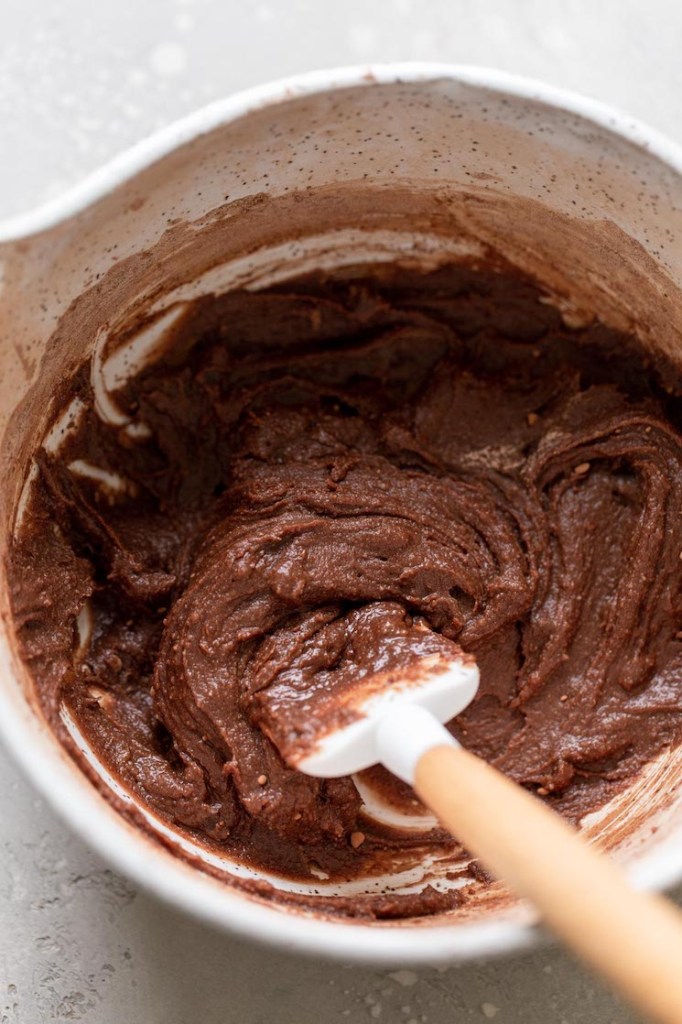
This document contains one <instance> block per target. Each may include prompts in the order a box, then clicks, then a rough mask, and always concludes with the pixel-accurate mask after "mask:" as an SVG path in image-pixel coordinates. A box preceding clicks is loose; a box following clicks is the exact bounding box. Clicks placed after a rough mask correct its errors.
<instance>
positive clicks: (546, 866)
mask: <svg viewBox="0 0 682 1024" xmlns="http://www.w3.org/2000/svg"><path fill="white" fill-rule="evenodd" d="M415 789H416V791H417V793H418V794H419V796H420V797H421V799H422V800H423V801H424V803H425V804H426V805H427V806H428V807H430V808H431V809H432V810H433V811H434V812H435V813H436V814H437V815H438V817H439V818H440V820H441V821H442V822H443V824H444V825H445V826H446V827H447V828H448V829H449V830H450V831H451V832H452V833H453V834H454V835H456V836H457V838H458V839H460V840H461V841H462V842H463V843H464V845H465V846H466V847H467V849H468V850H470V851H471V852H472V853H473V854H475V855H476V857H479V858H480V860H481V861H482V863H483V864H484V865H485V866H486V868H488V869H489V870H490V871H491V872H492V873H493V874H494V875H495V877H496V878H499V879H501V880H503V881H504V882H506V883H507V884H508V885H509V886H510V888H511V889H513V890H514V892H516V893H517V894H518V895H520V896H524V897H526V898H528V899H529V900H531V901H532V902H533V903H534V904H535V906H536V907H537V909H538V910H539V911H540V913H541V914H542V916H543V919H544V921H545V923H546V924H547V926H548V927H549V928H550V929H551V930H552V931H554V932H555V933H556V934H557V935H559V936H560V937H561V938H562V939H563V940H564V941H565V942H566V943H567V944H568V945H569V946H571V947H572V948H573V949H574V950H575V952H576V953H578V954H579V956H580V957H582V959H583V960H584V961H585V962H586V963H587V964H589V965H590V966H592V967H594V968H596V969H597V970H598V971H599V972H600V973H601V974H602V975H603V976H604V977H605V978H607V979H608V980H609V981H610V982H611V983H612V984H613V985H614V986H615V987H616V988H617V989H618V990H620V991H621V992H622V993H623V995H625V996H627V997H629V999H630V1000H631V1002H632V1003H633V1004H634V1005H635V1006H637V1007H638V1008H639V1009H640V1010H641V1011H643V1012H644V1013H645V1014H648V1015H649V1017H651V1018H652V1019H653V1020H656V1021H661V1022H665V1024H682V917H681V916H680V914H679V913H678V912H677V911H676V910H675V908H674V907H672V906H671V905H670V904H668V903H666V902H665V901H664V900H663V899H661V898H659V897H657V896H654V895H650V894H645V893H639V892H636V891H634V890H633V889H631V888H630V886H629V884H628V882H627V880H626V878H625V876H624V874H623V872H622V871H621V870H620V868H618V866H617V865H616V864H614V863H613V862H612V861H610V860H609V859H608V858H607V857H605V856H604V855H602V854H599V853H598V852H597V851H596V850H595V849H594V848H593V847H590V846H588V844H587V843H586V842H584V841H583V840H582V839H581V838H580V837H579V835H578V833H577V832H576V831H575V830H574V829H572V828H571V827H570V826H569V825H568V824H567V823H566V822H565V821H563V819H561V818H560V817H559V816H558V815H557V814H554V812H552V811H551V810H549V808H547V807H545V806H544V805H543V804H542V802H541V801H540V800H538V799H537V798H536V797H534V796H532V795H531V794H530V793H528V792H526V791H525V790H523V789H521V788H520V787H519V786H517V785H515V784H514V783H513V782H511V781H510V780H509V779H507V778H505V776H504V775H502V774H501V773H500V772H498V771H496V770H495V769H494V768H492V767H491V766H490V765H489V764H486V763H485V762H484V761H482V760H481V759H480V758H478V757H476V756H475V755H474V754H471V753H469V752H468V751H466V750H462V749H456V748H453V747H449V746H438V747H434V748H433V749H431V750H429V751H427V752H426V753H425V754H423V755H422V756H421V757H420V759H419V761H418V762H417V768H416V773H415Z"/></svg>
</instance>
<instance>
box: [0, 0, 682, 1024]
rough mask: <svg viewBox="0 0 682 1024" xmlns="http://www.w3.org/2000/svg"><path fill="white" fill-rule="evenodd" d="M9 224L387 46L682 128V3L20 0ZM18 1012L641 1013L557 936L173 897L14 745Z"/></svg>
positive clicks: (23, 1023)
mask: <svg viewBox="0 0 682 1024" xmlns="http://www.w3.org/2000/svg"><path fill="white" fill-rule="evenodd" d="M0 12H1V13H2V21H1V24H2V31H1V33H0V125H1V135H0V138H1V140H2V143H1V150H0V153H1V159H0V218H2V217H4V216H8V215H10V214H13V213H19V212H22V211H24V210H28V209H30V208H31V207H33V206H35V205H37V204H38V203H39V202H41V201H43V200H45V199H46V198H49V197H52V196H54V195H58V194H59V193H60V192H61V191H62V190H63V189H64V188H66V187H67V186H68V185H70V184H73V183H75V182H76V181H78V180H79V179H80V178H82V177H83V176H84V175H85V174H86V173H87V172H88V171H90V170H93V169H94V168H96V167H98V166H99V165H100V164H101V163H102V162H104V161H105V160H106V159H107V158H108V157H110V156H112V155H114V154H115V153H117V152H119V151H120V150H121V149H123V148H125V147H126V146H128V145H129V144H131V143H132V142H134V141H136V140H137V139H139V138H142V137H143V136H144V135H146V134H148V133H149V132H150V131H151V130H153V129H155V128H157V127H160V126H161V125H163V124H166V123H168V122H169V121H171V120H173V119H175V118H176V117H178V116H180V115H182V114H184V113H187V112H188V111H190V110H192V109H194V108H195V107H197V106H199V105H201V104H203V103H206V102H208V101H209V100H211V99H214V98H216V97H219V96H222V95H225V94H226V93H229V92H231V91H234V90H236V89H239V88H242V87H244V86H248V85H252V84H256V83H258V82H262V81H266V80H267V79H271V78H276V77H279V76H282V75H286V74H291V73H294V72H297V71H304V70H308V69H311V68H314V67H322V66H332V65H339V64H352V63H365V62H368V61H379V60H438V61H451V62H456V63H474V64H484V65H490V66H496V67H500V68H504V69H506V70H510V71H516V72H519V73H522V74H527V75H532V76H535V77H538V78H544V79H546V80H547V81H550V82H553V83H554V84H556V85H562V86H567V87H570V88H573V89H577V90H579V91H581V92H585V93H589V94H592V95H593V96H596V97H597V98H599V99H602V100H605V101H607V102H610V103H612V104H614V105H616V106H618V107H621V108H623V109H626V110H628V111H629V112H630V113H632V114H634V115H636V116H638V117H640V118H642V119H643V120H645V121H648V122H649V123H650V124H652V125H654V126H656V127H658V128H660V129H662V130H663V131H666V132H668V133H669V134H670V135H672V136H676V137H677V138H678V139H680V140H682V118H681V117H680V96H682V61H681V60H680V42H682V5H679V4H678V3H677V2H676V0H647V2H644V0H562V3H561V6H560V7H559V4H558V3H554V4H552V3H548V2H547V0H478V2H473V0H379V2H377V3H374V4H370V3H367V0H344V2H343V3H335V2H333V0H312V2H308V0H241V2H237V0H175V2H170V0H135V2H133V0H116V2H113V0H99V2H97V3H92V2H89V0H0ZM0 778H1V779H2V785H1V786H0V816H1V820H2V822H3V830H2V836H1V837H0V913H1V915H2V916H1V919H0V920H1V927H0V1024H10V1022H11V1024H43V1022H52V1021H84V1022H87V1024H120V1022H123V1021H135V1022H140V1024H195V1022H201V1024H261V1022H262V1024H271V1022H281V1024H329V1022H332V1021H339V1022H341V1024H342V1022H343V1021H345V1020H348V1021H349V1022H351V1024H355V1022H364V1021H366V1022H368V1024H371V1022H372V1021H373V1020H378V1021H379V1022H385V1024H415V1022H416V1024H446V1022H448V1024H450V1022H460V1021H486V1020H495V1021H497V1022H498V1024H512V1022H518V1024H522V1022H523V1024H550V1022H552V1024H554V1022H556V1024H627V1022H630V1021H634V1020H635V1018H634V1017H633V1016H631V1015H630V1014H628V1012H627V1011H625V1010H624V1009H623V1008H622V1006H621V1005H620V1004H619V1003H618V1002H617V1001H616V1000H614V999H613V998H612V997H611V996H610V995H609V994H608V993H607V992H605V990H604V989H603V988H602V987H601V986H600V985H599V984H597V983H596V982H595V981H594V980H593V979H592V978H590V977H589V976H588V975H587V974H585V973H584V972H583V971H582V970H581V969H580V968H579V967H577V966H576V965H575V964H574V963H573V962H572V961H571V959H570V958H569V957H568V956H567V955H566V954H564V953H563V952H561V951H560V950H558V949H556V948H553V947H546V948H543V949H540V950H537V951H534V952H531V953H527V954H524V955H523V956H515V957H511V958H506V959H501V960H496V961H491V962H488V963H486V964H465V965H462V966H455V967H451V968H449V969H447V970H443V969H439V970H424V969H421V970H419V971H410V970H401V971H390V970H381V969H374V968H364V969H363V968H358V967H350V966H345V965H342V964H325V963H321V962H315V961H312V960H304V959H302V958H300V957H293V956H290V955H286V954H284V953H278V952H272V951H270V950H268V949H266V948H264V947H257V946H254V945H251V944H249V943H247V942H245V941H243V940H242V939H235V938H232V937H229V936H226V935H222V934H219V933H217V932H215V931H212V930H210V929H208V928H206V927H204V926H203V925H200V924H198V923H196V922H193V921H191V920H188V919H186V918H184V917H182V916H181V915H179V914H177V913H176V912H174V911H172V910H170V909H168V908H167V907H164V906H161V905H160V904H158V903H157V902H155V901H154V900H152V899H151V898H149V897H148V896H147V895H145V894H144V893H141V892H139V891H137V890H136V889H135V888H134V887H133V886H132V885H130V884H129V883H128V882H126V881H125V880H124V879H122V878H120V877H119V876H118V875H116V874H115V873H114V872H112V871H111V870H109V868H108V867H107V866H106V865H105V864H104V863H103V862H102V861H101V860H100V859H99V858H97V857H95V856H94V855H93V854H92V853H91V852H90V851H88V850H87V849H86V848H85V847H84V846H83V844H82V843H81V842H80V841H79V840H77V839H75V838H73V837H72V836H71V835H70V834H69V833H68V831H67V830H66V829H65V828H64V827H63V826H62V825H61V823H60V822H59V821H58V820H56V819H55V817H54V815H53V814H52V812H51V811H50V810H49V808H48V807H46V805H45V804H44V802H43V801H42V800H41V799H39V798H38V797H37V796H36V795H35V793H33V792H32V790H31V789H30V788H29V787H28V786H27V785H26V784H25V783H24V782H23V780H22V779H20V778H19V776H18V773H17V771H16V770H15V768H14V766H13V765H11V764H10V763H9V762H8V761H7V760H6V759H5V758H4V756H3V755H2V754H0Z"/></svg>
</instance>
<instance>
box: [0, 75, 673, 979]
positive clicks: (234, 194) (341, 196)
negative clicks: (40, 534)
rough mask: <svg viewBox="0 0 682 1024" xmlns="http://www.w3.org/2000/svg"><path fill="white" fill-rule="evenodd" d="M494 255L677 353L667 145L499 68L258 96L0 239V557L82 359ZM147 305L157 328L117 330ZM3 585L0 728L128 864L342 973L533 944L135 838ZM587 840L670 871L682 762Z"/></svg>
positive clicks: (490, 903)
mask: <svg viewBox="0 0 682 1024" xmlns="http://www.w3.org/2000/svg"><path fill="white" fill-rule="evenodd" d="M491 249H492V250H494V251H496V252H497V253H499V254H501V255H502V256H503V257H504V258H506V259H507V260H508V261H509V262H510V263H512V264H515V265H516V266H518V267H519V268H521V269H522V270H524V271H525V272H527V273H530V274H532V275H533V276H534V277H536V278H537V279H538V280H539V281H540V282H541V283H542V286H543V289H544V294H545V297H546V301H547V302H550V303H552V304H554V305H555V306H557V307H558V309H559V310H560V311H561V313H562V316H563V318H564V321H565V323H566V324H567V326H569V327H571V326H574V327H578V326H580V325H581V324H582V323H585V322H586V320H589V318H590V317H591V316H593V315H597V316H599V317H600V318H601V319H602V320H603V321H605V322H606V323H608V324H610V325H612V326H614V327H616V328H620V329H623V330H626V331H634V332H636V333H637V334H638V335H639V336H640V338H641V340H642V344H643V345H644V346H645V347H647V348H648V349H650V350H653V351H659V352H661V353H664V354H665V355H666V356H668V357H669V358H671V359H673V360H677V361H678V362H682V150H680V149H679V148H677V147H676V146H675V145H673V144H672V143H671V142H669V141H667V140H666V139H664V138H662V137H661V136H659V135H657V134H656V133H655V132H653V131H650V130H648V129H647V128H645V127H644V126H642V125H640V124H637V123H635V122H633V121H632V120H630V119H629V118H627V117H624V116H622V115H620V114H617V113H615V112H613V111H611V110H609V109H607V108H605V107H603V106H602V105H600V104H597V103H594V102H592V101H590V100H587V99H583V98H581V97H578V96H575V95H571V94H568V93H565V92H561V91H559V90H557V89H554V88H550V87H549V86H546V85H542V84H539V83H535V82H530V81H527V80H525V79H520V78H515V77H512V76H509V75H506V74H501V73H499V72H495V71H490V70H484V69H479V68H466V67H451V66H443V65H431V64H412V65H390V66H381V67H371V68H351V69H342V70H332V71H324V72H318V73H315V74H309V75H305V76H302V77H298V78H294V79H289V80H286V81H280V82H275V83H273V84H271V85H267V86H264V87H262V88H258V89H252V90H249V91H247V92H244V93H241V94H239V95H237V96H235V97H232V98H230V99H227V100H224V101H221V102H218V103H215V104H213V105H211V106H209V107H207V108H206V109H204V110H201V111H199V112H198V113H196V114H194V115H192V116H191V117H189V118H186V119H184V120H182V121H180V122H178V123H177V124H175V125H172V126H171V127H170V128H168V129H166V130H164V131H162V132H160V133H159V134H157V135H155V136H153V137H152V138H151V139H149V140H148V141H146V142H144V143H142V144H140V145H138V146H136V147H134V148H133V149H132V150H130V151H129V152H128V153H126V154H124V155H123V156H121V157H119V158H118V159H116V160H114V161H113V162H112V163H111V164H109V165H108V166H106V167H105V168H103V169H102V170H100V171H99V172H97V173H96V174H95V175H93V176H92V177H90V178H89V179H87V180H86V181H85V182H84V183H83V184H81V185H80V186H78V187H77V188H75V189H73V190H72V191H70V192H68V193H67V194H65V195H64V196H63V197H62V198H61V199H58V200H56V201H53V202H50V203H49V204H47V205H46V206H43V207H41V208H39V209H37V210H35V211H33V212H31V213H29V214H27V215H25V216H22V217H18V218H15V219H13V220H9V221H5V222H4V223H0V337H1V338H2V345H1V346H0V434H1V441H0V460H1V463H2V478H3V488H2V493H1V494H0V546H1V547H2V553H3V563H2V564H3V566H4V564H5V558H4V556H5V554H6V551H7V547H8V541H9V539H10V538H11V536H12V533H13V531H14V530H15V529H16V528H17V523H18V521H19V519H20V518H21V514H22V510H23V507H24V503H25V500H26V495H27V493H28V488H30V486H31V480H32V479H33V476H34V473H35V470H34V468H33V456H34V453H35V452H36V450H37V449H38V448H39V447H40V446H41V445H43V444H48V445H52V446H56V445H58V443H59V438H60V430H63V429H64V424H63V420H62V421H60V420H59V414H60V412H61V411H62V410H61V408H60V405H59V385H60V382H62V381H63V380H64V379H65V378H66V377H68V376H69V375H70V374H71V373H73V372H75V370H76V369H77V368H78V367H79V366H81V365H82V364H83V362H84V361H85V360H89V361H90V364H91V366H92V368H93V380H94V379H100V378H106V376H107V374H109V375H110V380H111V379H112V378H111V375H112V374H113V380H114V383H115V381H116V379H117V378H116V374H119V375H120V374H124V375H125V373H128V372H130V370H131V367H132V368H134V367H135V366H139V365H141V364H142V363H143V362H144V360H145V359H147V358H150V356H151V355H152V354H153V351H154V348H155V346H157V345H158V342H159V338H160V336H161V335H162V334H163V332H164V331H165V330H166V329H167V328H169V327H170V326H171V325H172V322H173V320H174V317H175V315H176V312H177V310H178V309H181V308H182V304H183V303H185V302H186V301H189V300H191V299H192V298H194V297H196V296H199V295H203V294H206V293H209V292H213V293H220V292H223V291H226V290H228V289H230V288H234V287H236V286H240V287H248V288H259V287H263V286H264V285H267V284H271V283H274V282H277V281H281V280H284V279H286V278H287V277H288V276H291V275H293V274H298V273H301V272H304V271H306V270H309V269H311V268H319V267H328V268H339V267H342V266H344V265H350V264H355V263H366V262H372V261H376V262H388V261H396V260H398V261H400V262H402V263H404V264H412V265H415V266H427V267H428V266H432V265H437V264H438V263H439V262H441V261H442V260H444V259H457V258H459V257H466V258H468V259H472V258H473V259H476V258H478V257H481V256H485V254H486V252H489V251H490V250H491ZM152 313H154V314H155V315H156V319H155V321H154V325H155V326H154V328H153V330H152V331H151V332H150V331H149V330H148V329H146V330H142V331H140V332H139V333H138V334H137V335H136V334H135V332H134V331H133V334H132V336H131V334H130V325H131V324H134V323H137V322H139V321H140V319H141V318H142V317H149V315H150V314H152ZM124 334H125V346H126V347H125V353H124V356H125V358H123V356H122V352H123V349H122V348H121V345H122V342H121V341H120V339H121V337H122V336H123V335H124ZM131 337H132V341H131ZM116 357H118V358H116ZM55 421H56V426H55ZM0 583H1V587H0V601H1V611H2V617H1V623H2V624H1V626H0V733H1V734H2V737H3V739H4V741H5V743H6V744H7V746H8V747H9V748H10V750H11V751H12V752H13V753H14V755H15V757H16V759H17V760H18V762H19V763H20V765H21V766H22V767H23V769H24V770H25V772H26V773H27V774H28V776H29V777H30V778H31V779H32V781H33V783H34V784H35V786H36V787H37V788H38V789H39V790H40V791H41V792H42V793H43V794H44V796H45V797H46V798H47V799H48V800H49V802H50V803H51V805H52V806H53V807H54V808H55V810H57V811H58V812H59V813H60V814H61V815H62V816H63V817H64V818H65V819H66V820H67V821H68V822H69V823H70V825H71V826H72V827H73V828H74V829H75V830H76V831H77V832H79V833H80V834H81V836H83V838H84V839H85V840H86V841H87V842H88V843H89V844H90V845H91V846H92V847H93V848H94V849H96V850H98V851H99V852H100V853H101V854H102V855H104V856H105V857H106V858H107V859H108V860H109V861H110V862H111V863H112V864H113V865H114V866H115V867H116V868H118V869H119V870H120V871H122V872H123V873H125V874H126V875H128V876H130V877H131V878H132V879H134V880H135V881H137V882H138V883H140V884H141V885H143V886H145V887H147V888H148V889H150V890H152V891H153V892H155V893H157V894H158V895H159V896H161V897H163V898H164V899H166V900H168V901H169V902H171V903H173V904H175V905H176V906H178V907H182V908H184V909H185V910H187V911H189V912H191V913H192V914H195V915H196V916H198V917H201V918H204V919H206V920H210V921H212V922H214V923H215V924H217V925H219V926H221V927H223V928H225V929H228V930H232V931H236V932H240V933H243V934H245V935H249V936H252V937H255V938H259V939H262V940H265V941H268V942H271V943H277V944H281V945H286V946H287V947H288V948H290V949H292V948H293V949H299V950H305V951H308V952H314V953H317V954H323V955H334V956H338V957H343V958H345V959H347V960H350V959H353V960H363V961H380V962H384V963H397V962H407V961H409V962H411V963H419V962H424V963H433V962H436V961H452V960H456V959H462V958H465V957H470V956H480V955H485V954H492V953H493V952H497V951H500V950H505V949H512V948H518V947H520V946H522V945H524V944H527V943H529V942H531V941H533V939H534V937H535V936H536V934H537V931H536V928H535V919H534V915H533V912H532V909H531V908H529V907H527V906H525V905H523V904H521V903H518V902H516V901H514V900H512V899H511V898H509V897H508V896H506V895H505V894H504V893H503V892H502V891H501V890H500V887H498V886H493V887H490V888H486V887H485V886H482V885H480V884H477V883H476V884H475V883H473V882H472V885H474V888H475V891H472V896H471V898H470V899H469V900H467V901H466V904H465V907H464V908H463V909H461V910H458V911H456V912H454V913H453V915H452V916H450V917H447V918H445V917H440V918H438V917H435V918H428V919H422V920H419V921H417V920H414V921H410V920H404V921H400V922H392V923H391V922H370V921H363V920H357V921H346V920H338V919H326V918H323V917H321V916H319V915H315V914H313V913H311V912H310V911H305V910H303V909H300V908H297V906H296V903H295V900H292V902H290V903H286V904H283V903H281V902H277V901H273V902H271V901H269V900H268V898H267V896H265V895H262V894H261V895H258V894H254V893H251V894H250V893H249V892H247V891H246V890H245V889H244V888H243V886H242V887H240V885H239V879H240V878H243V877H244V876H245V875H249V870H250V869H247V868H245V867H244V866H243V865H240V864H235V863H231V862H228V861H224V860H221V858H219V857H218V856H217V855H216V854H208V853H206V851H203V850H201V849H200V848H198V847H192V844H191V843H189V841H188V840H187V839H186V838H185V839H181V838H180V837H178V836H175V835H174V834H173V833H172V831H171V830H170V828H169V827H168V825H163V824H162V823H161V822H159V821H156V820H153V819H151V818H149V820H148V822H147V824H148V830H147V831H145V830H143V829H141V828H138V827H135V826H133V825H131V824H130V822H129V821H128V820H127V819H126V818H125V817H124V816H122V815H120V814H119V813H118V812H117V811H116V810H115V809H114V806H113V805H112V803H111V802H110V801H109V800H107V799H106V798H105V796H103V795H102V792H101V790H102V789H104V788H106V787H107V786H109V787H111V788H113V789H114V790H117V796H118V799H119V800H120V801H126V800H129V799H130V797H129V795H128V794H126V793H125V792H124V791H123V790H121V789H120V787H117V783H116V781H115V780H114V779H112V778H110V777H109V776H107V773H106V771H105V770H104V769H103V768H102V767H101V766H100V765H98V764H97V763H96V761H95V760H94V759H92V758H90V760H91V762H92V763H91V765H90V772H89V775H88V774H86V773H85V772H84V771H83V770H82V769H81V768H80V767H79V766H78V765H77V764H76V763H75V762H74V761H73V760H72V759H71V758H70V757H69V755H68V754H67V753H66V752H65V750H64V749H63V748H62V746H61V745H60V744H59V742H58V741H57V740H56V738H55V737H54V735H53V734H52V732H51V731H50V730H49V729H48V728H47V726H46V725H45V723H44V722H43V720H42V719H41V717H40V714H39V712H38V710H37V708H36V704H35V702H34V701H33V699H32V693H31V681H30V679H29V678H28V675H27V672H26V669H25V667H24V665H23V664H22V662H21V660H20V658H19V656H18V651H17V644H16V639H15V636H14V631H13V625H12V618H11V614H10V610H9V599H8V593H7V582H6V574H5V572H4V569H3V571H2V576H1V579H0ZM681 686H682V682H681ZM76 740H77V742H78V737H76ZM82 746H83V755H84V759H85V760H86V761H87V760H88V757H89V752H88V749H87V747H86V746H85V744H82ZM89 776H90V777H89ZM92 777H99V780H100V785H99V786H96V785H94V784H93V781H92ZM582 827H583V828H584V829H585V830H586V831H587V832H588V834H589V835H591V836H593V837H599V838H600V840H601V842H602V843H603V844H604V845H605V846H606V848H608V849H609V850H610V851H611V852H612V853H613V855H614V856H615V857H617V858H619V859H620V860H622V861H623V862H624V863H625V864H626V865H627V867H628V870H629V871H630V872H631V873H632V876H633V879H634V881H635V882H636V884H639V885H642V886H647V887H651V888H664V887H665V886H667V885H669V884H671V883H672V882H673V881H675V880H676V879H678V878H680V876H682V752H681V751H677V752H675V751H673V752H669V753H667V754H665V755H664V756H662V757H661V758H660V759H659V760H658V761H656V762H655V763H652V764H651V765H650V766H649V767H648V769H647V770H646V771H645V772H644V773H643V774H642V776H641V777H640V778H639V779H637V781H636V782H635V783H634V784H633V785H632V786H631V787H630V788H629V789H628V790H627V791H626V792H624V793H621V794H620V795H619V796H618V797H616V798H615V799H614V800H613V801H612V802H611V804H609V805H608V806H607V807H606V808H603V809H602V810H601V811H600V812H598V813H597V814H593V815H591V816H590V817H589V818H588V819H587V820H585V821H584V822H583V823H582ZM174 851H176V852H174ZM178 852H179V853H183V854H184V855H183V856H178V855H177V853H178ZM251 874H253V872H251ZM423 877H424V865H420V864H416V865H415V867H414V871H413V872H412V873H410V874H409V877H404V878H402V879H383V880H376V879H367V880H364V881H363V880H361V881H360V883H358V882H357V880H356V881H355V883H354V886H355V889H354V890H353V891H358V889H360V890H362V889H363V886H364V887H365V888H367V889H368V890H369V889H370V888H371V889H372V890H373V891H374V890H376V888H377V886H381V885H384V884H392V885H396V884H398V883H399V884H400V885H402V887H407V888H409V887H415V886H416V887H418V886H419V885H420V884H423ZM271 881H273V882H274V884H276V885H278V886H280V887H281V888H287V886H288V887H289V889H291V890H292V893H293V892H294V891H295V889H296V887H295V886H292V885H291V884H289V883H286V882H284V881H278V880H277V879H274V880H273V879H271ZM476 885H477V888H476ZM320 886H321V887H322V888H323V889H324V881H323V880H321V881H320ZM326 891H330V890H329V889H328V888H327V890H326ZM339 891H348V889H347V888H346V889H345V890H344V889H343V887H341V888H340V889H339Z"/></svg>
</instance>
